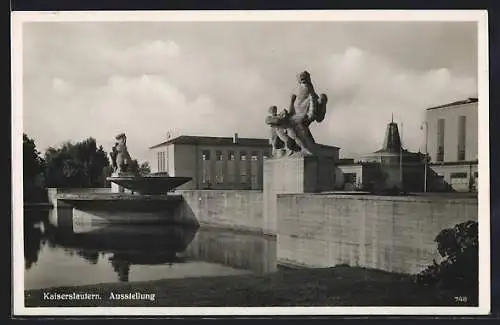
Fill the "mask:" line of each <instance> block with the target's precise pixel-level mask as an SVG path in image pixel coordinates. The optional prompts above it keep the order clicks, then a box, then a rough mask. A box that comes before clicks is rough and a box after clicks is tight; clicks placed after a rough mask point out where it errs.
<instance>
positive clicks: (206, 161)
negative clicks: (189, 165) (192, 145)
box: [201, 150, 211, 185]
mask: <svg viewBox="0 0 500 325" xmlns="http://www.w3.org/2000/svg"><path fill="white" fill-rule="evenodd" d="M201 160H202V164H201V170H202V178H201V181H202V183H204V184H206V185H211V184H210V183H211V177H210V176H211V170H210V169H211V168H210V150H203V151H202V152H201Z"/></svg>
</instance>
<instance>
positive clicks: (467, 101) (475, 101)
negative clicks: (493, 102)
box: [427, 97, 478, 111]
mask: <svg viewBox="0 0 500 325" xmlns="http://www.w3.org/2000/svg"><path fill="white" fill-rule="evenodd" d="M477 102H478V99H477V98H476V97H469V98H467V99H465V100H459V101H456V102H452V103H448V104H443V105H439V106H433V107H429V108H427V110H428V111H429V110H432V109H438V108H447V107H454V106H460V105H465V104H470V103H477Z"/></svg>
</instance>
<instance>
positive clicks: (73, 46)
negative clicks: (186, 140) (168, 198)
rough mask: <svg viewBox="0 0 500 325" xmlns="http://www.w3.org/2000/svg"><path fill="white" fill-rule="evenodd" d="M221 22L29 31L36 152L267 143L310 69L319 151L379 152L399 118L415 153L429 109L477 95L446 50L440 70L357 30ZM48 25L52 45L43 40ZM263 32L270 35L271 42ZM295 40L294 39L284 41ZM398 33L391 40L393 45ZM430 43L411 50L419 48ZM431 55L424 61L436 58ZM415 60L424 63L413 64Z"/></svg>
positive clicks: (28, 87)
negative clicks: (69, 143)
mask: <svg viewBox="0 0 500 325" xmlns="http://www.w3.org/2000/svg"><path fill="white" fill-rule="evenodd" d="M215 25H216V24H212V25H210V24H206V25H203V24H200V25H196V26H193V25H189V26H188V25H184V27H182V28H185V29H186V30H188V31H189V32H185V33H184V34H182V33H180V32H179V33H178V34H175V33H174V31H178V30H182V28H181V27H178V26H177V25H176V27H178V28H171V29H165V28H164V27H162V28H159V26H160V25H155V26H156V27H155V28H151V29H148V28H146V27H144V29H141V30H140V32H139V29H137V28H135V27H134V26H135V25H133V24H131V25H127V26H128V27H127V28H125V29H123V28H124V27H120V26H124V25H99V26H98V25H92V28H90V27H85V26H83V25H78V27H75V26H76V24H75V25H73V24H69V25H66V26H65V28H61V27H57V28H56V27H55V26H54V25H51V26H50V28H46V27H44V26H37V27H36V28H33V29H31V30H30V32H29V33H28V35H31V36H30V37H29V39H30V41H26V44H27V52H26V53H25V79H24V82H25V83H24V94H25V101H24V102H25V108H24V121H25V122H24V125H25V130H26V131H27V132H28V133H29V134H30V136H33V137H34V138H35V139H36V141H37V144H38V145H39V147H40V149H41V150H44V149H45V148H46V147H47V146H49V145H57V144H58V143H60V142H62V141H65V140H68V139H71V140H74V141H76V140H82V139H84V138H85V137H88V136H93V137H95V138H96V139H97V140H98V142H99V143H102V144H103V145H104V146H105V147H106V149H108V150H109V147H111V145H112V141H113V138H114V136H115V135H116V134H117V133H119V132H126V133H127V134H128V143H129V147H130V150H131V153H132V155H134V156H137V158H139V159H140V160H144V159H148V158H149V156H148V150H147V148H148V147H149V146H151V145H154V144H156V143H159V142H161V141H164V140H165V137H166V133H167V132H169V131H170V132H172V131H173V132H174V134H181V133H184V134H197V135H214V136H231V135H232V134H233V133H234V132H238V133H240V136H243V137H267V134H268V133H267V132H268V128H267V127H266V125H265V124H264V122H263V121H264V118H265V114H266V113H267V107H269V106H270V105H278V106H279V107H282V106H283V107H284V106H286V105H287V104H288V100H289V96H290V94H291V92H292V91H294V87H295V86H296V78H295V77H296V74H297V73H298V72H299V71H301V70H303V69H308V70H309V71H310V72H311V74H312V78H313V82H314V83H315V87H316V90H317V91H318V92H325V93H327V95H328V97H329V104H328V111H327V116H326V119H325V120H324V121H323V122H322V123H320V124H313V125H312V126H311V128H312V133H313V135H314V136H315V138H316V140H317V141H318V142H321V143H325V144H330V145H337V146H340V147H341V149H342V151H341V152H342V153H344V154H345V155H350V154H352V153H360V152H361V153H362V152H372V151H375V150H377V149H379V148H380V146H381V145H382V139H383V136H384V133H385V127H386V124H387V123H388V122H389V121H390V118H391V115H392V114H394V118H395V120H396V121H397V122H402V123H403V124H404V130H403V136H404V139H403V140H404V143H405V145H406V146H407V147H409V148H410V149H413V150H418V148H419V147H420V145H421V142H422V140H421V139H423V136H422V134H421V131H420V130H419V127H420V122H421V121H423V113H424V111H425V108H426V107H428V106H432V105H438V104H442V103H446V102H449V101H453V100H457V99H462V98H464V97H467V96H471V95H475V94H476V91H477V90H476V88H477V85H476V80H475V76H474V75H473V74H472V75H471V74H464V73H463V71H467V69H461V70H460V69H458V70H455V69H454V68H453V67H451V66H447V65H446V64H445V63H446V62H445V61H443V60H442V58H443V57H444V55H443V53H439V55H438V54H436V56H437V57H438V58H439V60H437V62H439V64H437V63H435V64H434V63H432V64H431V63H429V64H427V63H426V64H423V62H421V61H422V60H420V59H421V58H419V54H418V53H416V54H415V55H413V56H411V55H410V54H409V51H410V50H409V49H405V51H404V53H405V59H404V60H401V58H399V59H398V58H396V54H394V51H393V50H391V51H385V52H384V47H382V46H378V47H377V46H373V44H371V43H370V40H371V38H369V37H367V36H366V35H365V34H366V33H364V32H363V33H361V31H362V30H361V31H358V32H356V33H352V32H351V33H350V32H349V30H350V29H349V28H351V27H345V26H344V27H345V28H344V29H340V31H341V32H339V29H338V28H337V27H336V26H338V25H322V27H321V26H319V25H314V26H313V27H314V28H312V27H311V26H309V27H311V28H305V27H301V26H302V25H300V24H295V25H293V24H291V25H286V24H276V25H273V28H271V27H269V26H268V27H266V28H263V27H258V26H260V25H259V24H253V25H251V24H246V25H244V26H243V27H241V25H238V24H231V26H229V25H224V26H223V25H217V26H215ZM86 26H88V25H86ZM144 26H145V25H144ZM162 26H163V25H162ZM179 26H180V25H179ZM228 26H229V27H228ZM254 26H255V27H254ZM325 26H326V27H325ZM160 27H161V26H160ZM320 27H321V28H320ZM44 28H45V29H46V30H45V33H46V35H45V37H43V33H41V32H39V31H40V30H44ZM165 30H168V32H165ZM280 30H281V32H280ZM321 30H324V31H328V32H331V33H332V35H337V36H336V37H335V40H336V42H325V41H324V39H321V38H317V37H311V35H318V33H320V32H321ZM382 30H383V31H384V33H386V34H387V35H388V36H384V37H382V36H383V35H382V36H381V35H378V36H377V37H376V38H375V39H377V40H381V39H384V40H385V43H384V46H385V47H390V46H389V45H391V46H397V45H395V44H397V43H398V40H397V39H396V38H398V39H401V38H402V37H403V36H405V35H412V34H404V33H399V32H396V31H395V30H394V28H392V29H389V28H383V29H382ZM418 30H419V29H418V28H414V31H418ZM263 31H268V33H267V34H266V37H265V40H266V41H262V36H260V35H263ZM291 31H293V32H294V33H295V34H294V37H292V36H290V35H288V34H287V33H288V32H290V33H291ZM280 33H281V34H280ZM325 33H326V32H325ZM360 33H361V34H362V35H364V37H359V35H360ZM391 33H392V34H391ZM399 34H401V35H399ZM47 35H51V36H52V35H57V36H58V37H48V36H47ZM287 35H288V36H287ZM297 35H299V36H300V37H301V40H300V42H297V39H296V38H297ZM391 35H392V36H394V35H396V37H393V38H395V39H390V40H389V38H391V37H392V36H391ZM181 36H183V37H181ZM202 36H203V37H202ZM247 36H248V37H247ZM250 36H251V37H250ZM332 37H333V36H332ZM405 37H408V36H405ZM410 38H411V37H410ZM428 39H429V38H424V39H421V38H419V39H416V42H417V43H418V42H420V43H418V44H416V45H412V44H411V42H408V41H405V42H404V44H405V45H407V47H410V46H414V48H421V47H423V45H424V44H423V43H424V42H427V41H428ZM430 39H433V40H434V42H441V43H446V40H443V39H440V38H439V37H438V38H436V37H434V38H432V37H431V38H430ZM455 43H456V42H455ZM455 43H454V44H455ZM226 44H227V46H226ZM457 44H458V43H456V45H455V47H454V49H456V48H457V46H458V45H457ZM460 44H461V43H460ZM425 45H426V46H427V47H429V44H425ZM460 46H461V48H463V47H464V45H460ZM391 48H392V47H391ZM439 48H440V49H444V48H445V46H444V45H440V46H439ZM311 49H313V51H311ZM431 52H432V51H430V50H426V51H425V56H426V57H432V56H431ZM461 53H462V54H461V56H460V57H461V58H463V60H465V57H466V56H465V55H464V54H463V51H462V52H461ZM412 57H414V58H415V60H416V61H419V62H418V64H416V63H415V64H411V63H412V62H414V61H411V58H412ZM461 60H462V59H461ZM454 62H458V61H457V60H455V61H454ZM460 62H462V61H460ZM441 63H443V64H441ZM456 64H458V63H456ZM457 71H459V72H458V73H457ZM49 130H50V132H49Z"/></svg>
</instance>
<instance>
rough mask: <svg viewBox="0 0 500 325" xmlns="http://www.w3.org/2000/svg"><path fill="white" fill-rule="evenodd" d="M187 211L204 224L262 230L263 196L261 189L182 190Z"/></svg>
mask: <svg viewBox="0 0 500 325" xmlns="http://www.w3.org/2000/svg"><path fill="white" fill-rule="evenodd" d="M177 192H179V193H180V194H182V196H183V197H184V201H185V204H184V207H183V209H184V211H183V212H182V214H183V215H184V216H186V217H188V218H190V216H194V217H195V218H196V219H197V220H198V222H199V224H200V225H202V226H217V227H222V228H228V229H242V230H249V231H256V232H263V228H264V218H263V208H262V204H263V197H262V192H261V191H238V190H227V191H224V190H220V191H219V190H192V191H191V190H183V191H177Z"/></svg>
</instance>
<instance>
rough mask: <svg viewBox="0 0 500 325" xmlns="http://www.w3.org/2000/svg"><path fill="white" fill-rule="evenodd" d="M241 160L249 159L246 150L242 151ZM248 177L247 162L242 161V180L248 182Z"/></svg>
mask: <svg viewBox="0 0 500 325" xmlns="http://www.w3.org/2000/svg"><path fill="white" fill-rule="evenodd" d="M240 160H241V161H246V160H247V154H246V153H245V152H240ZM247 178H248V170H247V164H246V163H243V162H242V163H240V182H241V183H247V182H248V179H247Z"/></svg>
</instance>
